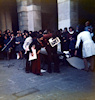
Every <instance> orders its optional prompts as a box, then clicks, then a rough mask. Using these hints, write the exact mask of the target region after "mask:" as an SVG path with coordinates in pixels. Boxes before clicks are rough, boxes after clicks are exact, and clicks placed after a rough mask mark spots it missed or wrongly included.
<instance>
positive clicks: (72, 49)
mask: <svg viewBox="0 0 95 100" xmlns="http://www.w3.org/2000/svg"><path fill="white" fill-rule="evenodd" d="M75 38H76V34H75V31H74V29H73V27H69V33H68V39H69V52H70V55H71V57H73V56H74V52H75V43H76V39H75Z"/></svg>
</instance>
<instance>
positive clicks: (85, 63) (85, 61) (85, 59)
mask: <svg viewBox="0 0 95 100" xmlns="http://www.w3.org/2000/svg"><path fill="white" fill-rule="evenodd" d="M83 61H84V65H85V68H84V70H86V71H88V62H87V58H83Z"/></svg>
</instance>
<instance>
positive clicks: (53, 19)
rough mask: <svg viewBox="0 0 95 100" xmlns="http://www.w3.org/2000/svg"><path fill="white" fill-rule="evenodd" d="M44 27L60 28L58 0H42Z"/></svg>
mask: <svg viewBox="0 0 95 100" xmlns="http://www.w3.org/2000/svg"><path fill="white" fill-rule="evenodd" d="M41 11H42V13H41V14H42V29H43V30H45V29H51V30H57V29H58V13H57V0H41Z"/></svg>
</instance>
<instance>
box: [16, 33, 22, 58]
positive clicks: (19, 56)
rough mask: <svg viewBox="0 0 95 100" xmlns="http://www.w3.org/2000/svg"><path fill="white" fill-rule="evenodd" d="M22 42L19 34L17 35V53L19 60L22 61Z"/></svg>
mask: <svg viewBox="0 0 95 100" xmlns="http://www.w3.org/2000/svg"><path fill="white" fill-rule="evenodd" d="M22 42H23V41H22V39H21V37H20V35H19V33H17V37H16V38H15V44H16V47H15V51H16V52H17V54H18V57H17V59H20V58H21V59H22V51H23V48H22Z"/></svg>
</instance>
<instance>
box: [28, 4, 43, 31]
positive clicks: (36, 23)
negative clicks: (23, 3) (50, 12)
mask: <svg viewBox="0 0 95 100" xmlns="http://www.w3.org/2000/svg"><path fill="white" fill-rule="evenodd" d="M27 11H28V30H29V31H39V30H41V29H42V25H41V7H40V6H37V5H29V6H27Z"/></svg>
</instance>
